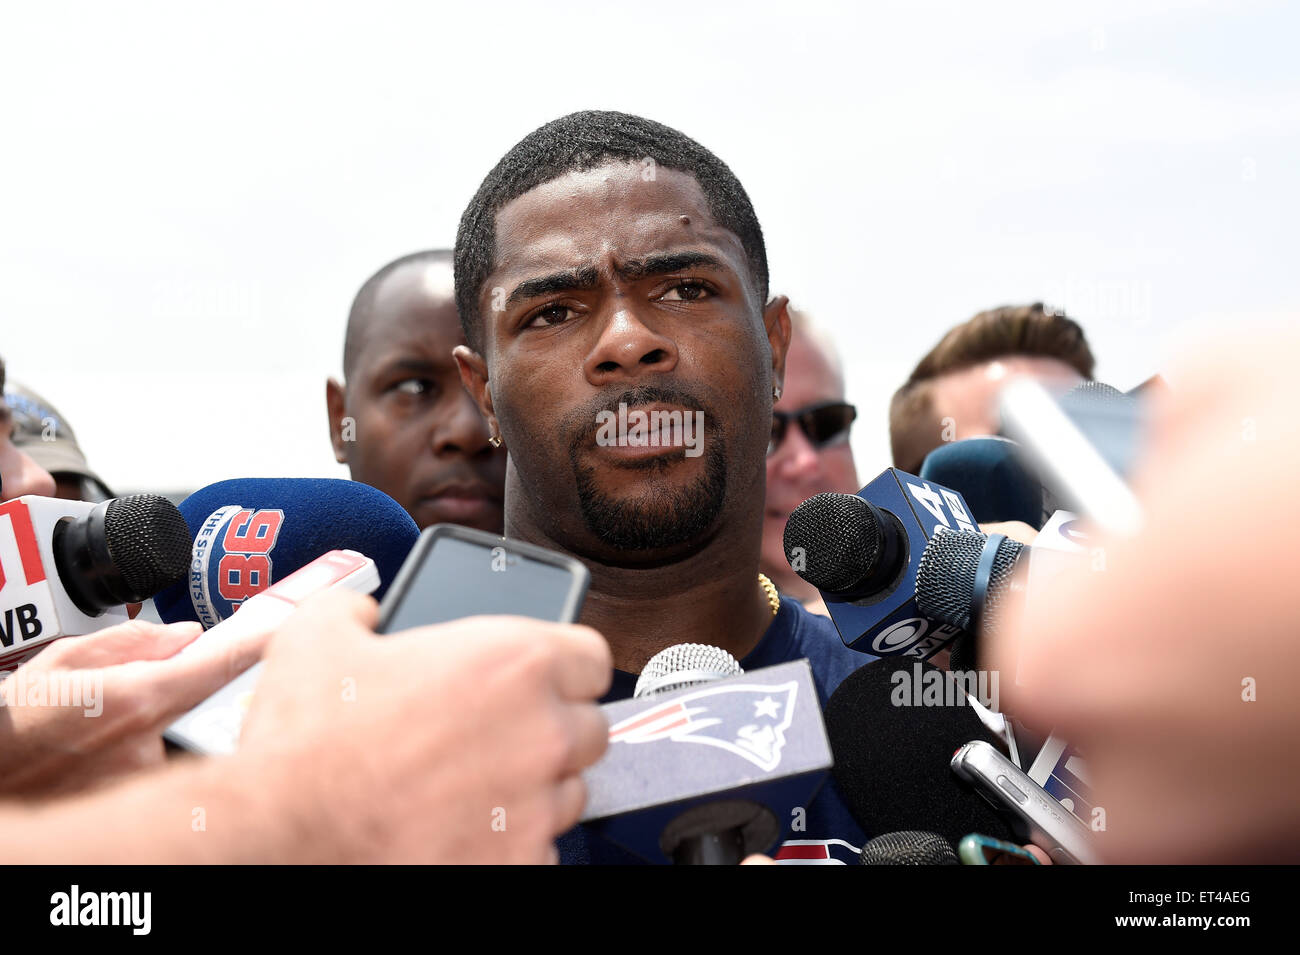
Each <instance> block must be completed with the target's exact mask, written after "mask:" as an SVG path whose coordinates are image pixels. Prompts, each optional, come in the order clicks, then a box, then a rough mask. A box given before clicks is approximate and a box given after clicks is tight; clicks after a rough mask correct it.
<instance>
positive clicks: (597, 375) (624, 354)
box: [583, 302, 677, 387]
mask: <svg viewBox="0 0 1300 955" xmlns="http://www.w3.org/2000/svg"><path fill="white" fill-rule="evenodd" d="M676 367H677V343H676V342H675V341H673V339H672V338H670V337H669V336H668V335H666V334H664V333H663V332H662V331H661V330H659V329H656V328H655V327H654V322H653V321H652V320H649V319H647V318H645V317H644V316H640V315H638V314H637V313H636V311H635V309H633V308H632V307H631V306H628V305H627V304H626V303H622V302H620V303H617V304H616V306H615V310H614V311H613V312H612V314H610V316H609V317H608V318H607V319H606V320H605V321H604V323H603V324H602V325H601V328H600V337H599V338H598V339H597V340H596V343H595V345H594V346H593V347H592V349H591V351H590V352H589V353H588V355H587V358H586V360H585V361H584V362H583V373H584V374H585V375H586V377H587V381H589V382H590V383H591V384H592V385H594V386H596V387H601V386H604V385H608V384H611V383H614V382H619V381H627V382H631V381H636V380H638V379H639V378H641V376H642V375H644V374H645V373H646V372H648V371H654V372H668V371H672V370H673V369H674V368H676Z"/></svg>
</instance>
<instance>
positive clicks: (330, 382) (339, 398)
mask: <svg viewBox="0 0 1300 955" xmlns="http://www.w3.org/2000/svg"><path fill="white" fill-rule="evenodd" d="M346 393H347V392H346V389H345V388H344V387H343V385H342V384H340V383H339V382H338V381H336V380H335V379H333V378H330V379H327V380H326V382H325V409H326V411H328V412H329V417H330V444H332V445H334V460H335V461H337V462H338V463H339V464H347V463H348V441H346V440H344V435H343V418H344V417H345V415H344V412H345V411H346V409H347V400H346ZM351 425H352V427H351V428H350V429H349V434H348V438H351V437H353V435H352V434H351V432H352V431H354V430H355V429H356V424H355V422H351Z"/></svg>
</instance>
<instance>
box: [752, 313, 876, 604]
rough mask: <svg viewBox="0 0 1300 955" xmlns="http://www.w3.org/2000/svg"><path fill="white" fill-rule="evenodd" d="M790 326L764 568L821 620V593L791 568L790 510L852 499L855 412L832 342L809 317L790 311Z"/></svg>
mask: <svg viewBox="0 0 1300 955" xmlns="http://www.w3.org/2000/svg"><path fill="white" fill-rule="evenodd" d="M790 320H791V326H792V329H793V331H792V335H791V339H790V351H789V353H788V355H787V357H786V372H785V388H784V390H783V391H782V393H781V398H780V400H778V401H777V402H776V404H775V405H773V407H772V441H771V443H770V444H769V445H768V449H767V498H766V503H765V509H764V514H763V550H762V554H761V559H760V567H761V568H762V570H763V573H765V574H767V576H768V577H770V578H771V579H772V582H773V583H774V584H776V587H777V589H778V590H779V591H780V592H781V593H783V594H787V595H788V596H791V597H794V598H795V599H796V600H798V601H799V602H800V603H802V604H803V605H804V606H805V607H806V608H807V609H809V610H812V611H814V612H815V613H823V614H824V613H826V605H825V604H824V603H822V600H821V595H820V594H818V592H817V588H815V587H813V585H812V584H810V583H808V582H807V581H806V580H804V579H803V578H802V577H800V576H799V575H798V574H796V573H795V572H794V571H793V570H791V569H790V564H789V562H788V561H787V560H786V559H785V548H784V546H783V544H782V536H783V535H784V534H785V522H786V521H787V520H789V518H790V512H791V511H793V510H794V509H795V508H796V507H798V506H799V505H800V504H802V503H803V502H804V501H806V500H808V498H810V497H812V496H813V495H814V494H821V493H822V492H823V491H843V492H846V493H849V494H852V493H854V492H856V491H857V490H858V489H859V487H860V486H861V485H859V484H858V473H857V468H856V467H854V464H853V449H852V448H851V447H849V431H850V429H851V428H852V426H853V421H854V419H855V418H856V417H857V414H858V412H857V409H856V408H854V407H853V405H851V404H848V403H847V402H846V401H845V400H844V372H843V369H842V368H841V367H840V362H839V357H838V356H837V355H836V353H835V346H834V344H833V343H832V342H831V341H830V339H829V338H828V337H827V336H826V335H825V334H824V333H823V332H822V331H821V330H820V329H818V328H817V327H816V326H814V325H813V323H812V322H811V321H810V320H809V319H808V317H807V316H806V315H804V314H802V313H800V312H796V311H795V310H794V309H791V310H790Z"/></svg>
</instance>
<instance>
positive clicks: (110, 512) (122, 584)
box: [53, 494, 190, 616]
mask: <svg viewBox="0 0 1300 955" xmlns="http://www.w3.org/2000/svg"><path fill="white" fill-rule="evenodd" d="M53 547H54V566H55V567H56V568H57V570H58V574H59V580H60V581H61V582H62V583H63V587H64V589H65V590H66V591H67V594H68V597H69V598H70V599H71V600H72V602H73V603H74V604H76V606H77V609H79V610H80V611H81V612H82V613H84V614H87V615H88V616H94V615H96V614H99V613H102V612H103V611H105V610H107V609H109V608H110V607H119V606H121V605H123V604H131V603H140V602H141V601H144V600H148V599H149V598H150V597H152V596H153V595H154V594H156V593H159V592H160V591H162V590H163V589H165V588H167V587H170V586H171V585H172V584H175V583H177V582H179V581H180V580H182V579H184V577H185V572H186V571H187V570H189V564H190V530H189V527H188V526H187V525H186V523H185V518H184V517H182V516H181V512H180V511H179V510H177V508H176V505H175V504H173V503H172V502H171V501H169V500H167V498H165V497H161V496H159V495H157V494H132V495H129V496H127V497H118V498H113V499H112V500H110V501H104V502H102V503H100V504H97V505H96V506H95V508H94V509H93V510H92V511H90V513H88V514H85V515H83V516H81V517H78V518H68V519H65V520H63V521H60V522H59V523H58V524H57V525H56V526H55V528H54V544H53Z"/></svg>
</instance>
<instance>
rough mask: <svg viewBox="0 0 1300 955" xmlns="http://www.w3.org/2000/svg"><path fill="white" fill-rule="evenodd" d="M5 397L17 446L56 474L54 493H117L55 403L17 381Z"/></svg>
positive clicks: (91, 497) (96, 496) (79, 496)
mask: <svg viewBox="0 0 1300 955" xmlns="http://www.w3.org/2000/svg"><path fill="white" fill-rule="evenodd" d="M4 401H5V404H6V405H7V406H8V408H9V412H10V414H11V416H12V420H13V434H12V438H11V440H12V441H13V444H14V447H15V448H17V449H18V450H20V451H22V452H23V453H24V454H26V455H27V456H28V457H30V458H31V459H32V460H33V461H34V462H35V463H36V464H37V465H38V466H40V468H41V469H42V470H44V471H46V472H47V473H49V474H50V475H52V476H53V477H54V482H55V492H54V496H55V497H61V498H63V499H64V500H69V501H94V502H99V501H107V500H108V499H109V498H111V497H113V496H114V495H113V492H112V491H111V490H109V487H108V485H107V484H106V483H105V482H104V480H103V479H102V478H101V477H100V476H99V475H98V474H96V473H95V472H94V471H92V470H91V469H90V465H89V464H87V463H86V455H85V454H84V453H82V450H81V445H79V444H77V436H76V434H75V433H73V430H72V425H70V424H69V423H68V419H67V418H65V417H64V416H63V415H62V414H61V413H60V412H59V410H58V409H57V408H55V407H54V405H52V404H50V403H49V402H48V401H46V400H45V399H44V398H42V397H41V396H40V395H39V394H37V393H36V392H34V391H32V390H31V389H30V388H27V387H25V386H23V385H20V384H18V383H17V382H10V383H9V384H8V385H6V386H5V388H4Z"/></svg>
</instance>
